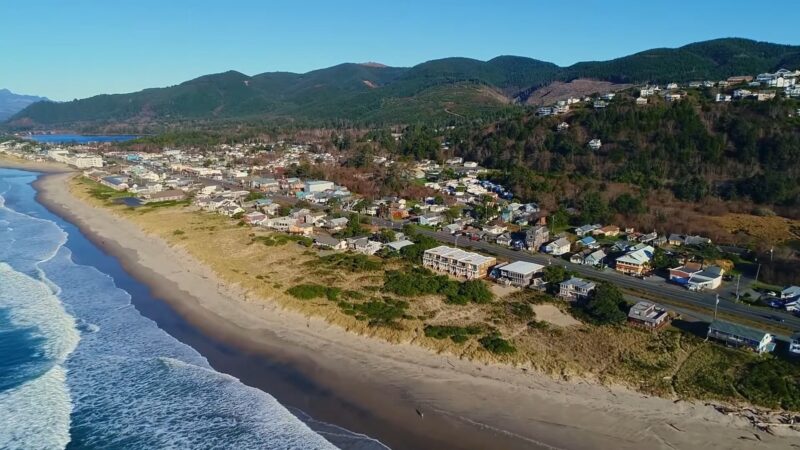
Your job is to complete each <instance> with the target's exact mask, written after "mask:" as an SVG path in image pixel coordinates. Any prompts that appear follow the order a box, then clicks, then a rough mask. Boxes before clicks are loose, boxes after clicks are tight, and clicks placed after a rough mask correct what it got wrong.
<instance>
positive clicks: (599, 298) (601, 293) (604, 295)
mask: <svg viewBox="0 0 800 450" xmlns="http://www.w3.org/2000/svg"><path fill="white" fill-rule="evenodd" d="M623 305H625V300H624V299H623V298H622V292H620V290H619V289H617V287H616V286H614V285H613V284H610V283H600V285H599V286H597V288H596V289H595V291H594V295H593V296H592V297H591V298H590V299H589V300H588V301H587V302H586V306H585V307H584V310H585V311H586V314H587V315H588V316H589V318H590V319H591V320H592V322H594V323H597V324H599V325H607V324H618V323H622V322H624V321H625V319H626V318H627V314H625V312H623V311H622V309H621V307H622V306H623Z"/></svg>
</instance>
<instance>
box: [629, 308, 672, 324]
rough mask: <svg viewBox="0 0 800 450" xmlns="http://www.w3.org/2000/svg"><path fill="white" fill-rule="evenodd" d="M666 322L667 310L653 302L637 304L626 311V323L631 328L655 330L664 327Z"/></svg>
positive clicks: (667, 318)
mask: <svg viewBox="0 0 800 450" xmlns="http://www.w3.org/2000/svg"><path fill="white" fill-rule="evenodd" d="M668 321H669V313H667V310H665V309H664V308H662V307H660V306H658V305H656V304H655V303H653V302H646V301H641V302H638V303H636V304H635V305H633V306H631V309H630V311H628V323H629V324H631V325H633V326H637V327H642V328H646V329H649V330H655V329H657V328H660V327H662V326H664V325H666V324H667V322H668Z"/></svg>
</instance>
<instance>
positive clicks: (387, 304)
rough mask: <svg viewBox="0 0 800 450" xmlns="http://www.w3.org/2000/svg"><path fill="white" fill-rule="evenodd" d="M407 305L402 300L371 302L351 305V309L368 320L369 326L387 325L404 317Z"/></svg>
mask: <svg viewBox="0 0 800 450" xmlns="http://www.w3.org/2000/svg"><path fill="white" fill-rule="evenodd" d="M407 308H408V303H407V302H404V301H402V300H393V299H384V300H371V301H368V302H365V303H361V304H355V305H352V309H353V310H354V311H356V312H357V313H359V314H360V315H362V316H363V317H365V318H366V319H369V324H370V325H388V324H391V323H394V321H395V320H397V319H400V318H402V317H403V316H404V315H405V312H406V309H407Z"/></svg>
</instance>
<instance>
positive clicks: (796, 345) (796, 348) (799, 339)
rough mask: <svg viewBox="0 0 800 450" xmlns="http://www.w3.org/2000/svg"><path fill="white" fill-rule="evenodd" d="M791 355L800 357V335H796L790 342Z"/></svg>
mask: <svg viewBox="0 0 800 450" xmlns="http://www.w3.org/2000/svg"><path fill="white" fill-rule="evenodd" d="M789 353H792V354H794V355H800V333H795V334H793V335H792V337H791V338H790V340H789Z"/></svg>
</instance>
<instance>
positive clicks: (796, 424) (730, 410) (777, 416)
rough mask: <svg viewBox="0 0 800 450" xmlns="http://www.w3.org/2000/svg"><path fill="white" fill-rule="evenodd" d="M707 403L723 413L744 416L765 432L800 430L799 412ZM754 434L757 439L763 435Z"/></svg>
mask: <svg viewBox="0 0 800 450" xmlns="http://www.w3.org/2000/svg"><path fill="white" fill-rule="evenodd" d="M706 405H708V406H711V407H713V408H714V409H716V410H717V411H719V412H720V413H721V414H725V415H727V416H736V417H741V418H744V419H746V420H747V421H748V422H750V424H751V425H753V427H755V428H756V429H758V430H760V431H763V432H765V433H769V434H774V431H775V430H776V429H778V428H783V429H789V430H794V431H800V414H798V413H793V412H788V411H774V410H766V409H763V410H762V409H756V408H751V407H734V406H727V405H717V404H709V403H707V404H706ZM754 436H755V437H756V439H758V440H761V437H759V436H758V435H757V434H754Z"/></svg>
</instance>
